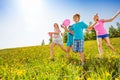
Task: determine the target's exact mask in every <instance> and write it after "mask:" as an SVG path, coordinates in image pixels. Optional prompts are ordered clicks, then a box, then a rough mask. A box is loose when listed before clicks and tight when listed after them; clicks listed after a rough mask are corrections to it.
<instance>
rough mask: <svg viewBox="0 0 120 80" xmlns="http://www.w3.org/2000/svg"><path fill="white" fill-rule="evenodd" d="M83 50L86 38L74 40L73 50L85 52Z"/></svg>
mask: <svg viewBox="0 0 120 80" xmlns="http://www.w3.org/2000/svg"><path fill="white" fill-rule="evenodd" d="M83 51H84V40H74V41H73V52H83Z"/></svg>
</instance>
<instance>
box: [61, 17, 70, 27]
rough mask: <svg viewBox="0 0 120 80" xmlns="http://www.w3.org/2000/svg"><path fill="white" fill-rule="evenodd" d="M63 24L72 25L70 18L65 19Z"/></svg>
mask: <svg viewBox="0 0 120 80" xmlns="http://www.w3.org/2000/svg"><path fill="white" fill-rule="evenodd" d="M62 25H64V26H65V27H67V26H68V25H70V20H69V19H65V20H64V21H63V24H62Z"/></svg>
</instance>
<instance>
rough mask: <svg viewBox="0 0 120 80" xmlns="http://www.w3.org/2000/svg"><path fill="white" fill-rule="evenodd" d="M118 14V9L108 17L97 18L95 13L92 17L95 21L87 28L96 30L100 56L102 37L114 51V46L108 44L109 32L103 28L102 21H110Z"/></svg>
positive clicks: (101, 52)
mask: <svg viewBox="0 0 120 80" xmlns="http://www.w3.org/2000/svg"><path fill="white" fill-rule="evenodd" d="M119 14H120V10H119V11H118V12H117V13H116V14H115V15H114V16H113V17H112V18H110V19H99V16H98V14H96V15H94V17H93V19H94V21H95V23H94V24H93V25H92V26H90V27H89V28H88V30H92V29H94V30H95V31H96V37H97V44H98V51H99V53H100V56H101V55H102V54H103V49H102V39H104V40H105V42H106V44H107V45H108V46H109V47H110V48H111V49H112V51H115V49H114V47H113V46H112V45H111V44H110V40H109V34H108V33H107V31H106V30H105V28H104V23H105V22H112V21H113V20H114V19H115V18H116V17H117V16H118V15H119Z"/></svg>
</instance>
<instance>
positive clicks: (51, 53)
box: [50, 42, 55, 58]
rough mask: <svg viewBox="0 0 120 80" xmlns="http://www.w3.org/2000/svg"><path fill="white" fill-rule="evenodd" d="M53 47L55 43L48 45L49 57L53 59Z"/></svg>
mask: <svg viewBox="0 0 120 80" xmlns="http://www.w3.org/2000/svg"><path fill="white" fill-rule="evenodd" d="M54 46H55V43H53V42H52V43H51V45H50V57H51V58H53V56H54V54H53V47H54Z"/></svg>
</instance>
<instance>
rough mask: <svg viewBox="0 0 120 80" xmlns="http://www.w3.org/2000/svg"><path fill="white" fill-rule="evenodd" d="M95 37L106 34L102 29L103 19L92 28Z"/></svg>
mask: <svg viewBox="0 0 120 80" xmlns="http://www.w3.org/2000/svg"><path fill="white" fill-rule="evenodd" d="M94 29H95V31H96V34H97V35H104V34H107V31H106V30H105V28H104V21H103V19H101V20H99V21H98V23H97V24H96V25H95V26H94Z"/></svg>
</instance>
